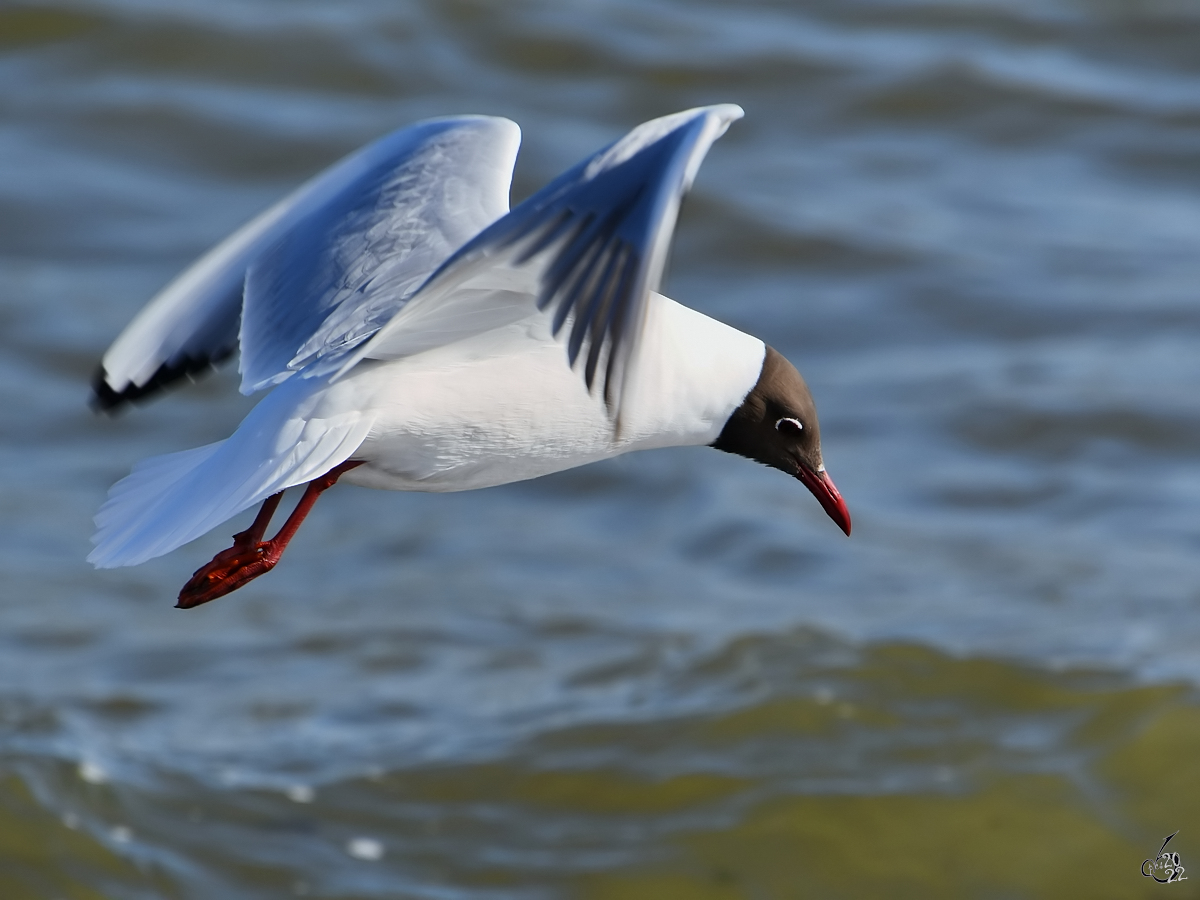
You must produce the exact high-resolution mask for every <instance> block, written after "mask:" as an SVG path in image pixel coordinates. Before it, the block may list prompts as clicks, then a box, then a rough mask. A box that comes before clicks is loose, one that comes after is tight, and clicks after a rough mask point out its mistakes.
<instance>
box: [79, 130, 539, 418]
mask: <svg viewBox="0 0 1200 900" xmlns="http://www.w3.org/2000/svg"><path fill="white" fill-rule="evenodd" d="M519 143H520V129H519V128H518V127H517V126H516V125H515V124H514V123H512V122H510V121H508V120H506V119H497V118H491V117H484V116H464V117H458V118H450V119H434V120H430V121H427V122H422V123H418V124H417V125H413V126H411V127H409V128H404V129H401V130H399V131H396V132H393V133H392V134H390V135H387V136H385V137H383V138H380V139H379V140H377V141H375V142H373V143H371V144H368V145H367V146H366V147H363V148H361V149H360V150H358V151H356V152H355V153H352V154H350V155H349V156H348V157H346V158H345V159H343V160H342V161H341V162H339V163H337V164H335V165H334V166H332V167H330V168H329V169H327V170H326V171H324V172H323V173H321V174H320V175H318V176H316V177H315V178H313V179H312V180H310V181H309V182H307V183H306V184H304V185H303V186H301V187H300V188H298V189H297V190H296V191H294V192H293V193H292V194H290V195H289V196H288V197H286V198H284V199H283V200H281V201H280V202H279V203H277V204H275V205H274V206H272V207H271V208H270V209H268V210H267V211H266V212H264V213H262V214H261V215H259V216H257V217H256V218H255V219H253V220H252V221H250V222H249V223H247V224H246V225H244V226H243V227H242V228H240V229H238V230H237V231H236V232H234V233H233V234H232V235H230V236H229V237H228V238H226V239H225V240H224V241H222V242H221V243H220V244H218V245H217V246H216V247H214V248H213V249H212V250H210V251H209V252H208V253H206V254H205V255H204V256H202V257H201V258H200V259H199V260H197V261H196V262H195V263H193V264H192V265H191V266H190V267H189V268H187V269H186V270H185V271H184V272H183V273H181V274H180V275H179V276H178V277H177V278H176V279H175V280H174V281H172V282H171V283H170V284H169V285H167V287H166V288H164V289H163V290H162V291H161V292H160V293H159V294H158V295H157V296H156V297H155V298H154V299H153V300H151V301H150V303H149V304H147V305H146V307H145V308H143V309H142V311H141V312H140V313H139V314H138V315H137V316H136V317H135V318H134V319H133V321H132V322H130V324H129V325H128V326H127V327H126V328H125V330H124V331H123V332H122V333H121V335H120V336H119V337H118V338H117V339H116V341H114V342H113V344H112V346H111V347H110V348H109V350H108V351H107V352H106V353H105V355H104V358H103V360H102V362H101V365H100V368H99V370H98V372H97V374H96V377H95V379H94V381H93V389H94V402H95V403H96V405H98V406H100V407H101V408H105V409H108V408H113V407H117V406H120V405H121V404H123V403H125V402H127V401H129V400H134V399H139V398H141V397H144V396H148V395H150V394H153V393H155V392H156V391H157V390H158V389H159V388H161V387H164V386H166V385H168V384H170V383H172V382H174V381H176V380H178V379H180V378H183V377H185V376H191V375H195V374H196V373H198V372H200V371H203V370H205V369H207V368H209V367H210V366H212V365H214V364H216V363H217V362H219V361H220V360H222V359H224V358H225V357H228V356H229V355H231V354H232V353H233V352H234V350H236V349H237V348H238V344H239V339H240V341H241V349H242V364H241V368H242V372H243V390H245V391H247V392H249V391H251V390H255V389H257V388H260V387H265V386H267V385H269V384H273V383H277V382H278V381H280V380H282V379H283V378H286V377H288V376H289V375H290V374H292V372H294V371H295V370H296V369H298V368H300V367H303V366H304V365H306V364H307V363H308V362H309V361H311V360H314V359H319V358H320V357H322V356H323V355H325V354H329V353H333V354H337V353H344V352H347V351H348V350H349V349H351V348H352V347H354V346H355V345H356V344H357V343H359V342H361V341H362V340H365V339H366V338H367V337H369V336H370V335H371V334H373V333H374V331H375V329H377V328H378V326H379V325H380V324H381V323H382V322H384V321H387V319H388V318H390V317H391V316H393V315H394V314H395V312H396V310H397V309H398V308H399V307H400V306H401V305H402V304H403V301H404V300H405V299H406V298H407V296H408V294H409V293H411V290H412V288H414V287H415V286H417V285H419V284H420V283H421V282H422V281H424V280H425V278H426V277H427V276H428V275H429V273H430V272H432V271H433V270H434V269H436V268H437V266H438V265H439V264H440V263H441V262H442V261H443V260H445V259H446V257H447V256H449V255H450V254H451V253H452V252H453V251H454V250H455V249H457V248H458V247H459V246H461V245H462V244H463V243H465V242H466V241H467V240H469V239H470V238H471V237H473V236H474V235H475V234H476V233H477V232H478V231H479V230H480V229H481V228H483V227H485V226H486V225H488V224H489V223H491V222H492V221H494V220H495V219H496V218H497V217H499V216H501V215H503V214H504V213H505V212H506V211H507V209H508V188H509V183H510V181H511V178H512V166H513V162H514V161H515V159H516V153H517V147H518V145H519ZM244 293H245V304H243V294H244ZM239 325H240V330H239Z"/></svg>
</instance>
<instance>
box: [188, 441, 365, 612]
mask: <svg viewBox="0 0 1200 900" xmlns="http://www.w3.org/2000/svg"><path fill="white" fill-rule="evenodd" d="M361 465H362V461H361V460H348V461H346V462H344V463H342V464H341V465H340V466H335V467H334V468H332V469H330V470H329V471H328V472H326V473H325V474H324V475H322V476H321V477H319V478H314V479H313V480H312V481H310V482H309V483H308V484H307V485H306V486H305V488H304V496H302V497H301V498H300V502H299V503H297V504H296V508H295V509H293V510H292V514H291V515H290V516H288V518H287V521H286V522H284V523H283V527H282V528H280V529H279V533H278V534H277V535H275V537H273V538H271V539H270V540H269V541H264V540H263V535H265V534H266V533H267V525H269V524H270V522H271V516H272V515H274V514H275V510H276V508H277V507H278V506H279V501H280V499H282V497H283V491H280V492H279V493H278V494H272V495H271V496H270V497H268V498H267V499H266V500H264V501H263V505H262V509H260V510H259V511H258V515H257V516H255V517H254V523H253V524H252V525H251V526H250V527H249V528H247V529H246V530H245V531H240V532H238V533H237V534H235V535H234V536H233V546H232V547H230V548H229V549H228V550H222V551H221V552H220V553H218V554H217V555H216V556H214V557H213V558H212V562H210V563H208V564H207V565H206V566H203V567H201V568H199V569H197V570H196V572H195V574H193V575H192V577H191V580H189V581H188V583H187V584H185V585H184V586H183V590H181V591H180V592H179V602H178V603H177V604H175V606H176V608H178V609H191V608H192V607H193V606H199V605H200V604H201V603H207V602H208V601H209V600H216V599H217V598H218V597H224V596H225V595H226V594H229V593H232V592H233V591H236V590H237V589H238V588H240V587H241V586H242V585H244V584H245V583H246V582H248V581H252V580H253V579H255V578H257V577H258V576H259V575H263V574H265V573H266V572H269V571H271V569H273V568H275V564H276V563H277V562H279V558H280V557H281V556H283V551H284V550H285V549H287V545H288V542H289V541H291V539H292V538H293V537H295V536H296V532H297V531H298V530H299V529H300V523H301V522H303V521H304V517H305V516H307V515H308V514H309V512H310V511H311V510H312V508H313V505H314V504H315V503H316V502H317V498H318V497H320V496H321V494H322V493H323V492H325V491H327V490H329V489H330V488H331V487H333V485H334V484H335V483H336V482H337V480H338V478H340V477H341V476H342V475H343V474H345V473H346V472H348V471H350V470H351V469H353V468H354V467H355V466H361Z"/></svg>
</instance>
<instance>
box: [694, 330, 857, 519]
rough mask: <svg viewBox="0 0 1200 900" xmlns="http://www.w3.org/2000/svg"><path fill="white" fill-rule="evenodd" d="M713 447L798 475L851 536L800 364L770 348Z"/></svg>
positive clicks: (814, 406)
mask: <svg viewBox="0 0 1200 900" xmlns="http://www.w3.org/2000/svg"><path fill="white" fill-rule="evenodd" d="M712 446H713V447H715V448H716V449H718V450H724V451H725V452H726V453H736V454H738V455H739V456H745V457H747V458H749V459H753V460H756V461H758V462H760V463H763V464H764V465H768V466H771V467H772V468H774V469H779V470H780V471H781V472H786V473H787V474H789V475H791V476H792V477H793V478H797V479H799V480H800V481H802V482H803V483H804V486H805V487H807V488H808V489H809V490H810V491H812V493H813V496H814V497H816V498H817V500H818V501H819V502H820V504H821V506H822V507H823V508H824V510H825V512H826V513H828V514H829V517H830V518H831V519H833V521H834V522H836V523H837V525H838V527H839V528H841V529H842V531H844V532H846V534H850V511H849V510H848V509H847V508H846V501H844V500H843V499H842V495H841V494H839V493H838V489H837V488H836V487H835V486H834V484H833V481H832V480H831V479H830V477H829V473H828V472H826V471H825V464H824V462H823V461H822V459H821V425H820V423H819V422H818V421H817V407H816V404H815V403H813V398H812V394H811V393H809V390H808V385H807V384H805V383H804V379H803V378H802V377H801V376H800V373H799V372H797V371H796V367H795V366H793V365H792V364H791V363H790V362H788V361H787V360H786V359H784V357H783V356H782V355H781V354H780V353H779V352H778V351H776V350H775V349H774V348H773V347H767V353H766V356H765V357H764V359H763V367H762V372H761V374H760V375H759V376H758V383H757V384H755V385H754V388H753V390H751V391H750V393H749V394H747V395H746V399H745V400H743V401H742V405H741V406H739V407H738V408H737V409H736V410H734V411H733V415H731V416H730V417H729V420H728V421H727V422H726V423H725V427H724V428H723V429H722V430H721V435H720V437H718V438H717V439H716V440H715V441H714V442H713V444H712Z"/></svg>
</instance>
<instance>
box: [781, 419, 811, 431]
mask: <svg viewBox="0 0 1200 900" xmlns="http://www.w3.org/2000/svg"><path fill="white" fill-rule="evenodd" d="M775 430H776V431H782V432H783V433H784V434H799V433H800V432H802V431H803V430H804V423H803V422H801V421H800V420H799V419H780V420H779V421H778V422H776V423H775Z"/></svg>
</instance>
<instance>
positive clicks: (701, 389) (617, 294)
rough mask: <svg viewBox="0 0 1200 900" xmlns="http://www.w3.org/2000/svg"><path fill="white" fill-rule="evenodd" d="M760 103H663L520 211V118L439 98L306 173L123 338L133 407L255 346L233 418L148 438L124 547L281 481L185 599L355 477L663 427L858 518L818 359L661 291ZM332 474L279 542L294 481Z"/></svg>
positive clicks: (539, 464)
mask: <svg viewBox="0 0 1200 900" xmlns="http://www.w3.org/2000/svg"><path fill="white" fill-rule="evenodd" d="M741 116H742V110H741V109H740V108H738V107H737V106H731V105H725V106H710V107H704V108H701V109H693V110H688V111H686V112H681V113H676V114H675V115H671V116H666V117H664V118H661V119H655V120H653V121H651V122H647V123H645V124H643V125H640V126H638V127H637V128H635V129H634V130H633V131H631V132H629V134H627V135H625V137H623V138H621V139H620V140H618V141H616V142H615V143H613V144H611V145H609V146H608V147H605V148H604V149H603V150H601V151H599V152H598V153H596V154H595V155H594V156H591V157H589V158H588V159H585V160H584V161H583V162H581V163H580V164H579V165H577V166H575V167H574V168H572V169H570V170H569V171H567V172H566V173H564V174H563V175H561V176H559V177H558V178H557V179H555V180H554V181H553V182H551V183H550V184H549V185H548V186H547V187H545V188H543V189H542V190H541V191H539V192H538V193H536V194H534V195H533V196H532V197H530V198H529V199H528V200H526V201H525V202H524V203H521V204H520V205H518V206H517V207H516V208H515V209H513V210H512V211H511V212H510V211H509V210H508V191H509V184H510V181H511V179H512V168H513V164H514V162H515V160H516V154H517V147H518V145H519V143H520V129H519V128H518V127H517V126H516V125H515V124H514V123H513V122H510V121H508V120H507V119H499V118H490V117H484V116H463V117H457V118H446V119H434V120H430V121H426V122H421V123H418V124H416V125H413V126H412V127H410V128H405V129H402V130H400V131H397V132H395V133H393V134H390V135H388V136H387V137H384V138H381V139H379V140H377V141H375V142H374V143H372V144H369V145H367V146H366V147H364V148H362V149H361V150H359V151H357V152H355V153H353V154H351V155H350V156H348V157H346V158H345V159H343V160H342V161H341V162H339V163H337V164H336V165H334V166H333V167H331V168H329V169H327V170H326V171H325V172H323V173H322V174H320V175H318V176H317V177H316V178H314V179H313V180H311V181H309V182H308V183H307V184H305V185H303V186H302V187H300V188H299V189H298V190H296V191H295V192H294V193H293V194H291V195H290V196H289V197H287V198H285V199H284V200H282V201H281V202H279V203H278V204H276V205H275V206H273V207H272V208H270V209H269V210H267V211H266V212H264V213H263V214H262V215H260V216H259V217H258V218H256V219H254V220H253V221H251V222H250V223H249V224H247V225H245V226H244V227H243V228H241V229H240V230H239V231H237V232H235V233H234V234H233V235H232V236H230V237H229V238H228V239H226V240H225V241H224V242H222V243H221V244H219V245H218V246H217V247H215V248H214V249H213V250H211V251H210V252H209V253H208V254H206V255H205V256H203V257H202V258H201V259H200V260H198V261H197V262H196V263H194V264H193V265H192V266H191V267H190V268H189V269H187V270H186V271H184V272H183V274H181V275H180V276H179V277H178V278H176V279H175V281H173V282H172V283H171V284H170V285H168V286H167V287H166V288H165V289H164V290H163V291H162V292H161V293H160V294H159V295H158V296H157V297H155V298H154V299H153V300H152V301H151V302H150V303H149V305H147V306H146V308H145V309H143V310H142V311H141V312H140V313H139V314H138V316H137V317H136V318H135V319H134V320H133V322H131V323H130V325H129V326H128V327H127V328H126V329H125V331H124V332H122V334H121V335H120V337H118V338H117V340H116V341H115V342H114V343H113V345H112V347H111V348H109V350H108V352H107V353H106V354H105V355H104V359H103V361H102V364H101V367H100V370H99V372H98V373H97V376H96V379H95V382H94V385H93V386H94V389H95V398H94V400H95V402H96V404H97V405H99V406H100V407H103V408H114V407H117V406H120V405H121V404H123V403H125V402H127V401H130V400H136V399H139V398H141V397H144V396H146V395H148V394H151V393H153V392H155V391H157V390H158V389H159V388H161V387H163V386H164V385H167V384H169V383H171V382H173V381H175V380H177V379H179V378H181V377H183V376H187V375H192V374H195V373H197V372H199V371H201V370H203V369H206V368H208V367H209V366H211V365H213V364H214V363H215V362H217V361H219V360H221V359H223V358H224V357H226V356H229V355H231V354H232V353H233V351H234V350H235V349H237V348H240V350H241V357H240V360H241V362H240V372H241V376H242V386H241V389H242V391H243V393H247V394H248V393H252V392H254V391H258V390H261V389H264V388H268V387H273V388H274V389H273V390H272V391H271V392H270V393H269V394H268V395H267V396H266V397H265V398H264V399H263V400H262V402H260V403H259V404H258V406H256V407H255V408H254V409H253V410H252V411H251V412H250V414H249V415H248V416H246V418H245V420H244V421H243V422H242V424H241V425H240V426H239V427H238V429H237V430H236V431H235V432H234V433H233V435H232V436H231V437H229V438H228V439H226V440H224V441H219V442H218V443H215V444H209V445H208V446H206V447H199V448H196V449H194V450H185V451H184V452H182V453H173V454H170V455H167V456H159V457H154V458H152V459H148V460H145V461H143V462H141V463H139V464H138V465H137V466H135V467H134V469H133V471H132V473H131V474H130V475H129V476H128V477H126V478H124V479H123V480H121V481H119V482H118V483H117V484H116V485H114V486H113V488H112V490H111V492H110V494H109V498H108V502H106V503H105V504H104V506H103V508H101V510H100V512H99V514H98V515H97V516H96V525H97V532H96V536H95V538H94V541H95V544H96V547H95V550H93V551H92V554H91V555H90V556H89V557H88V559H89V560H90V561H91V562H92V563H94V564H95V565H96V566H98V567H112V566H125V565H135V564H137V563H141V562H144V561H145V560H148V559H151V558H153V557H156V556H160V555H161V554H164V553H167V552H169V551H171V550H174V549H175V548H176V547H179V546H180V545H182V544H185V543H187V542H188V541H190V540H193V539H194V538H197V537H199V536H200V535H202V534H204V533H205V532H207V531H209V530H210V529H212V528H214V527H215V526H217V525H220V524H221V523H222V522H224V521H226V520H227V519H229V518H230V517H231V516H234V515H235V514H237V513H239V512H241V511H242V510H245V509H248V508H249V507H251V506H253V505H254V504H256V503H262V504H263V505H262V509H261V511H260V512H259V514H258V516H257V518H256V519H255V520H254V524H253V525H251V527H250V528H249V529H248V530H246V531H243V532H241V533H240V534H238V535H236V536H235V537H234V545H233V547H231V548H230V549H228V550H226V551H224V552H222V553H220V554H218V555H217V556H216V557H215V558H214V559H213V561H212V562H210V563H209V564H208V565H207V566H205V567H203V568H202V569H200V570H199V571H197V572H196V574H195V575H194V576H193V577H192V579H191V580H190V581H189V582H188V583H187V585H185V586H184V588H183V590H182V591H181V592H180V595H179V606H181V607H192V606H197V605H199V604H201V603H205V602H207V601H209V600H212V599H214V598H216V597H220V596H222V595H224V594H227V593H229V592H230V591H233V590H235V589H236V588H238V587H241V586H242V585H243V584H245V583H246V582H247V581H249V580H250V579H252V578H255V577H257V576H258V575H261V574H262V573H264V572H266V571H268V570H269V569H271V568H272V567H274V565H275V564H276V562H278V560H279V557H280V555H281V554H282V553H283V550H284V548H285V547H286V546H287V543H288V541H289V540H290V539H291V538H292V536H293V535H294V534H295V532H296V529H297V528H298V527H299V525H300V523H301V521H302V520H303V519H304V517H305V515H307V514H308V512H309V510H310V509H311V508H312V505H313V503H315V502H316V500H317V497H318V496H319V495H320V493H321V492H322V491H324V490H326V489H327V488H329V487H330V486H331V485H333V483H334V482H335V481H337V480H338V478H339V477H341V478H342V479H343V480H345V481H347V482H350V483H353V484H359V485H363V486H366V487H374V488H385V489H389V490H400V491H462V490H471V489H474V488H482V487H489V486H491V485H497V484H506V483H508V482H512V481H520V480H523V479H526V478H536V477H537V476H539V475H545V474H548V473H550V472H557V471H560V470H563V469H569V468H572V467H574V466H579V465H583V464H584V463H589V462H593V461H596V460H600V459H607V458H608V457H612V456H617V455H619V454H622V453H628V452H629V451H631V450H643V449H648V448H652V447H669V446H679V445H690V444H694V445H704V444H707V445H711V446H713V447H715V448H717V449H718V450H725V451H728V452H730V453H737V454H740V455H742V456H746V457H749V458H750V459H754V460H757V461H759V462H762V463H765V464H767V465H769V466H774V467H775V468H777V469H781V470H783V471H784V472H786V473H788V474H789V475H792V476H794V477H796V478H798V479H799V480H800V481H802V482H803V483H804V484H805V486H807V487H808V489H809V490H810V491H812V493H813V494H814V495H815V496H816V498H817V499H818V500H819V501H820V503H821V505H822V506H823V507H824V508H825V511H826V512H827V513H828V514H829V515H830V516H831V517H832V518H833V520H834V521H835V522H836V523H837V524H838V525H839V526H840V527H841V528H842V530H843V531H845V532H846V533H847V534H849V533H850V515H849V512H848V511H847V509H846V504H845V503H844V501H843V500H842V498H841V495H840V494H839V493H838V491H837V489H836V488H835V487H834V485H833V482H832V481H831V480H830V478H829V475H828V474H827V473H826V472H825V467H824V465H823V464H822V459H821V442H820V429H819V426H818V423H817V414H816V409H815V407H814V405H813V400H812V397H811V395H810V394H809V391H808V388H807V387H806V386H805V384H804V380H803V379H802V378H801V377H800V374H799V373H798V372H797V371H796V369H795V368H794V367H793V366H792V365H791V364H790V363H789V362H788V361H787V360H786V359H784V358H783V357H782V356H780V355H779V354H778V353H777V352H775V350H773V349H772V348H770V347H768V346H767V345H765V344H764V343H763V342H762V341H761V340H759V339H758V338H755V337H751V336H749V335H746V334H743V333H741V332H740V331H737V330H735V329H733V328H730V327H729V326H728V325H724V324H722V323H720V322H717V321H715V320H713V319H710V318H708V317H707V316H703V315H701V314H700V313H698V312H695V311H693V310H691V309H688V308H687V307H685V306H681V305H680V304H678V303H676V302H674V301H673V300H669V299H668V298H666V297H664V296H662V295H661V294H658V293H656V292H655V290H654V289H655V288H656V287H657V286H658V283H659V280H660V278H661V275H662V271H663V263H664V259H665V257H666V254H667V247H668V244H669V242H670V238H671V233H672V231H673V230H674V227H675V220H676V216H677V213H678V211H679V201H680V198H681V197H682V196H683V194H684V192H685V191H686V190H687V189H688V188H689V187H690V185H691V183H692V179H693V178H694V177H695V174H696V170H697V169H698V168H699V166H700V161H701V160H702V159H703V157H704V155H705V153H706V152H707V151H708V148H709V146H710V145H711V144H712V142H713V141H714V140H716V139H717V138H718V137H720V135H721V134H723V133H724V131H725V129H726V128H727V127H728V126H729V124H730V123H731V122H733V121H734V120H736V119H738V118H740V117H741ZM301 484H303V485H306V488H305V491H304V495H303V497H302V499H301V500H300V503H299V505H298V506H297V507H296V509H295V511H294V512H293V513H292V514H291V515H290V516H289V518H288V520H287V522H286V524H285V525H284V526H283V528H282V530H281V531H280V532H279V534H277V535H276V536H275V537H274V538H272V539H271V540H264V537H265V534H266V528H267V525H268V524H269V522H270V519H271V515H272V514H273V513H274V511H275V508H276V507H277V506H278V504H279V500H280V496H281V494H282V492H283V491H284V490H285V489H286V488H289V487H292V486H295V485H301Z"/></svg>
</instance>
